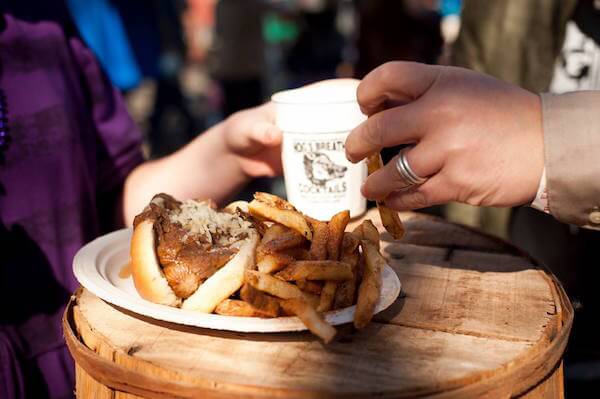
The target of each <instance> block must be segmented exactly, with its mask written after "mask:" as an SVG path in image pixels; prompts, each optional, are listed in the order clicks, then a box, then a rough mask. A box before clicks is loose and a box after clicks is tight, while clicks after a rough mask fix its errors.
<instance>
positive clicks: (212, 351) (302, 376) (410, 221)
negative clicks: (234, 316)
mask: <svg viewBox="0 0 600 399" xmlns="http://www.w3.org/2000/svg"><path fill="white" fill-rule="evenodd" d="M367 216H368V217H370V218H371V219H373V220H374V221H378V220H379V218H378V216H377V215H376V214H374V213H373V212H370V213H369V214H368V215H367ZM402 217H403V219H404V220H405V221H406V227H407V231H408V233H407V235H406V237H405V238H404V239H403V240H402V241H401V242H395V243H392V242H390V240H389V236H387V235H386V234H383V235H382V238H383V239H384V240H385V241H386V242H385V249H384V251H385V255H386V257H387V259H388V261H389V264H390V266H391V267H392V268H393V269H394V270H395V271H396V273H398V276H399V277H400V280H401V281H402V294H401V296H400V298H399V299H398V300H397V301H396V303H395V304H394V305H392V306H391V307H390V308H389V309H387V310H386V311H384V312H382V313H381V314H379V315H377V316H376V317H375V320H374V322H373V323H371V325H370V326H369V327H368V328H366V329H365V330H362V331H354V330H353V328H352V326H350V325H346V326H341V327H339V328H338V330H339V334H338V335H339V338H338V339H337V340H336V342H334V343H332V344H330V345H327V346H324V345H323V344H321V342H320V341H319V340H317V339H316V338H315V337H314V336H312V335H311V334H310V333H279V334H247V333H232V332H224V331H214V330H205V329H199V328H192V327H186V326H181V325H175V324H170V323H165V322H160V321H156V320H152V319H148V318H145V317H140V316H138V315H136V314H133V313H131V312H128V311H125V310H123V309H119V308H116V307H114V306H111V305H109V304H107V303H106V302H104V301H102V300H100V299H99V298H97V297H95V296H93V295H92V294H91V293H89V292H87V291H86V290H79V291H78V292H77V293H76V294H75V295H74V296H73V299H72V301H71V303H70V304H69V306H68V309H67V311H66V313H65V317H64V329H65V338H66V341H67V344H68V346H69V349H70V351H71V353H72V354H73V357H74V358H75V361H76V363H77V383H76V391H77V395H78V396H79V397H80V398H97V399H102V398H115V397H116V398H138V397H144V398H171V397H184V398H192V397H194V398H196V397H201V398H273V397H275V398H371V397H377V398H404V397H415V396H418V397H436V398H480V397H500V398H508V397H518V396H521V397H526V398H560V397H563V396H564V394H563V373H562V363H561V357H562V354H563V351H564V348H565V345H566V342H567V339H568V335H569V330H570V328H571V324H572V321H573V309H572V307H571V305H570V303H569V301H568V299H567V297H566V295H565V293H564V291H563V289H562V288H561V286H560V285H559V283H558V282H557V281H556V279H555V278H554V277H553V276H552V275H551V274H550V273H549V272H548V271H546V270H545V269H544V268H542V267H541V266H539V265H538V264H536V262H535V261H534V260H532V259H530V258H529V257H527V256H526V255H525V254H524V253H522V252H521V251H519V250H518V249H516V248H514V247H512V246H511V245H509V244H507V243H506V242H503V241H500V240H497V239H494V238H491V237H489V236H486V235H483V234H481V233H478V232H476V231H474V230H472V229H469V228H466V227H462V226H458V225H454V224H450V223H447V222H445V221H442V220H439V219H434V218H431V217H427V216H423V215H417V214H412V213H411V214H404V215H402Z"/></svg>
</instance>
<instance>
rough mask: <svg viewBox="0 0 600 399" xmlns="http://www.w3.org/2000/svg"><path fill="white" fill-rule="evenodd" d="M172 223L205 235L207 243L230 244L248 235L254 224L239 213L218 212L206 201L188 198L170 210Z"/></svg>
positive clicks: (191, 231)
mask: <svg viewBox="0 0 600 399" xmlns="http://www.w3.org/2000/svg"><path fill="white" fill-rule="evenodd" d="M169 219H170V221H171V222H172V223H179V224H180V225H181V226H182V227H183V228H184V229H185V230H186V231H187V232H189V233H190V234H191V235H201V236H204V238H205V240H206V242H207V243H210V244H212V245H217V246H228V245H232V244H233V243H235V242H237V241H240V240H243V239H245V238H247V237H248V229H250V228H252V224H251V223H249V222H247V221H245V220H243V219H242V218H240V217H239V216H237V215H233V214H229V213H224V212H217V211H216V210H214V209H212V208H210V207H209V206H207V205H206V203H203V202H198V201H194V200H187V201H184V202H183V203H181V206H180V207H179V209H173V210H172V211H170V212H169Z"/></svg>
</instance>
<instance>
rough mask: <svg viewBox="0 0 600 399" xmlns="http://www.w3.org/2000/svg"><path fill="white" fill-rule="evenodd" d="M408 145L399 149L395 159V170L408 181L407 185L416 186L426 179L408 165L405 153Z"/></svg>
mask: <svg viewBox="0 0 600 399" xmlns="http://www.w3.org/2000/svg"><path fill="white" fill-rule="evenodd" d="M409 149H410V147H407V148H403V149H402V150H400V153H399V154H398V159H397V160H396V170H398V173H399V174H400V177H401V178H402V179H404V181H406V183H408V186H418V185H421V184H423V183H425V182H426V181H427V178H426V177H421V176H419V175H417V174H416V173H415V172H414V171H413V170H412V168H411V167H410V165H409V164H408V159H407V158H406V153H407V152H408V150H409Z"/></svg>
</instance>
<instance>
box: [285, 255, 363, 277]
mask: <svg viewBox="0 0 600 399" xmlns="http://www.w3.org/2000/svg"><path fill="white" fill-rule="evenodd" d="M275 277H277V278H280V279H282V280H284V281H297V280H328V281H332V280H334V281H344V280H350V279H352V277H353V274H352V268H351V266H350V265H349V264H347V263H343V262H338V261H334V260H300V261H296V262H293V263H291V264H290V265H289V266H287V267H286V268H285V269H283V270H281V271H280V272H278V273H277V274H276V275H275Z"/></svg>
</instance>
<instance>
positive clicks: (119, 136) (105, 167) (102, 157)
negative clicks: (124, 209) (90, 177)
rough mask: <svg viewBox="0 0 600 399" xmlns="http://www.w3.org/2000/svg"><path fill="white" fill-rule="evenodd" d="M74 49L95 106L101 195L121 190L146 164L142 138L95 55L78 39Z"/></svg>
mask: <svg viewBox="0 0 600 399" xmlns="http://www.w3.org/2000/svg"><path fill="white" fill-rule="evenodd" d="M70 46H71V49H72V51H73V54H74V56H75V60H76V62H77V63H78V65H79V68H80V70H81V73H82V77H83V84H84V85H85V89H86V90H87V92H88V94H89V100H90V102H91V104H90V105H91V108H92V109H91V116H92V119H93V124H94V127H95V129H96V136H97V140H98V143H97V154H96V156H97V165H98V169H97V170H98V192H99V193H103V192H110V191H114V190H120V188H121V186H122V184H123V182H124V181H125V178H126V177H127V175H128V174H129V173H130V172H131V171H132V170H133V169H134V168H135V167H136V166H137V165H139V164H140V163H141V162H143V160H144V159H143V156H142V151H141V144H142V136H141V134H140V131H139V130H138V128H137V127H136V125H135V123H134V122H133V120H132V119H131V116H130V115H129V113H128V111H127V108H126V106H125V103H124V101H123V98H122V97H121V94H120V93H119V92H118V91H117V89H115V88H114V87H113V86H112V84H111V83H110V82H109V81H108V78H107V76H106V74H104V73H103V71H102V69H101V68H100V65H99V64H98V61H97V60H96V58H95V57H94V55H93V54H92V52H91V51H90V50H89V49H88V48H87V47H85V45H84V44H83V43H82V42H81V41H80V40H78V39H71V40H70Z"/></svg>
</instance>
